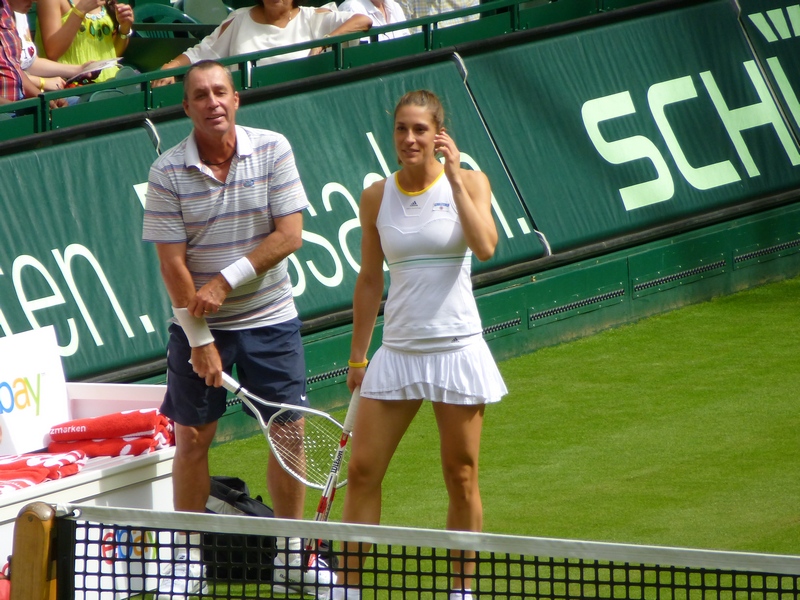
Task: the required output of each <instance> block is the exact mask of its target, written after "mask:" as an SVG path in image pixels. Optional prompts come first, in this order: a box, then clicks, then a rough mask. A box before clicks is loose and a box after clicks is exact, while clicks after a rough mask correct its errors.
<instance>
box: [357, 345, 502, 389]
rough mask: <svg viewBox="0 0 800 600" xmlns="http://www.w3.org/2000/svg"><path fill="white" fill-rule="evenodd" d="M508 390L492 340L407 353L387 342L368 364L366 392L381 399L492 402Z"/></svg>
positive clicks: (364, 382) (364, 385) (365, 383)
mask: <svg viewBox="0 0 800 600" xmlns="http://www.w3.org/2000/svg"><path fill="white" fill-rule="evenodd" d="M507 393H508V389H507V388H506V384H505V382H503V377H502V376H501V375H500V371H499V370H498V369H497V364H496V363H495V362H494V358H493V357H492V353H491V351H490V350H489V346H487V345H486V341H485V340H484V339H483V337H481V336H477V339H476V341H475V342H474V343H472V344H469V345H468V346H464V347H463V348H459V349H457V350H452V351H449V352H435V353H417V352H401V351H398V350H392V349H391V348H387V347H386V346H381V347H380V348H378V351H377V352H375V355H374V356H373V357H372V360H371V361H370V363H369V367H367V373H366V375H365V376H364V381H363V383H362V384H361V395H362V396H364V397H365V398H374V399H376V400H419V399H425V400H431V401H433V402H444V403H446V404H488V403H490V402H499V401H500V398H502V397H503V396H505V395H506V394H507Z"/></svg>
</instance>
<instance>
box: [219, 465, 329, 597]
mask: <svg viewBox="0 0 800 600" xmlns="http://www.w3.org/2000/svg"><path fill="white" fill-rule="evenodd" d="M206 512H210V513H216V514H224V515H239V516H252V517H268V518H269V517H274V516H275V513H274V512H273V511H272V509H271V508H270V507H269V506H267V505H266V504H264V503H263V502H262V501H261V496H256V497H255V498H253V497H251V496H250V490H249V488H248V487H247V484H246V483H245V482H244V481H242V480H241V479H239V478H238V477H226V476H224V475H217V476H213V477H212V478H211V493H210V494H209V496H208V500H207V501H206ZM303 545H304V546H305V543H304V544H303ZM331 548H332V545H331V543H330V542H329V541H328V540H322V541H321V542H320V543H319V555H320V556H321V557H322V558H323V560H325V562H327V563H328V565H329V566H330V568H332V569H336V568H337V567H338V565H339V560H338V556H336V554H335V552H333V550H332V549H331ZM274 558H275V538H274V537H273V536H263V535H242V534H236V533H205V534H203V562H204V563H205V564H206V577H208V578H209V579H216V580H220V581H230V582H237V583H238V582H242V583H245V582H246V583H264V582H269V581H271V580H272V561H273V559H274ZM304 560H305V557H304Z"/></svg>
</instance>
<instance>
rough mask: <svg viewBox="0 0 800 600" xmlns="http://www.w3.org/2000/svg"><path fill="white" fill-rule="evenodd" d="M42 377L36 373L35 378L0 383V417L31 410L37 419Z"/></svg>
mask: <svg viewBox="0 0 800 600" xmlns="http://www.w3.org/2000/svg"><path fill="white" fill-rule="evenodd" d="M44 375H45V374H44V373H37V374H36V376H35V377H17V378H15V379H13V380H11V381H0V415H4V414H7V413H11V412H13V411H15V410H17V411H20V410H28V409H32V410H33V414H34V415H35V416H37V417H38V416H39V414H40V407H41V398H42V377H43V376H44Z"/></svg>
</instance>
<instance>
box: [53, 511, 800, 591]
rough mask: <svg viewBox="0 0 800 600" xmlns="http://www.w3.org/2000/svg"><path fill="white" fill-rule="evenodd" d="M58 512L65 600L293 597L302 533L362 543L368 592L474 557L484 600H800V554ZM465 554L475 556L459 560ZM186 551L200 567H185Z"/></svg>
mask: <svg viewBox="0 0 800 600" xmlns="http://www.w3.org/2000/svg"><path fill="white" fill-rule="evenodd" d="M56 512H57V515H58V518H57V519H56V532H57V534H56V552H57V556H58V557H59V558H58V565H57V572H58V577H57V579H58V589H59V598H78V599H86V600H95V599H98V600H100V599H102V600H105V599H106V598H109V599H114V600H116V599H118V598H125V597H129V596H136V595H140V594H144V595H143V596H142V597H143V598H151V597H153V596H151V595H150V594H151V593H152V592H154V591H156V590H158V588H159V585H162V586H163V580H164V578H165V577H172V578H173V579H181V578H182V579H184V580H185V586H184V587H182V588H181V590H186V591H185V593H176V594H175V595H174V598H176V599H178V598H180V599H181V600H184V599H186V598H188V597H205V598H211V597H213V598H224V599H228V598H230V599H232V598H242V599H250V598H253V599H255V598H272V597H285V596H283V595H281V594H277V593H275V590H274V589H273V581H272V578H273V568H272V567H273V563H272V560H273V556H274V554H275V551H276V550H275V548H276V540H277V541H279V542H280V541H283V540H285V539H286V538H288V537H290V536H292V537H303V538H308V539H319V540H326V541H330V542H331V543H332V545H333V547H334V548H335V549H336V558H337V559H338V561H339V564H340V568H345V565H346V563H347V561H346V558H347V554H346V549H345V547H344V542H353V543H351V544H349V545H348V546H347V548H350V549H351V550H352V551H353V552H354V553H363V555H361V557H363V558H364V561H363V563H364V564H363V567H361V570H360V571H361V578H362V586H361V589H362V598H364V599H365V600H370V599H373V598H374V599H376V600H377V599H381V600H382V599H389V598H407V599H411V600H414V599H420V600H422V599H426V600H427V599H438V598H442V599H444V600H447V599H448V598H449V592H450V591H451V589H450V588H451V585H452V582H453V576H454V569H455V570H456V571H457V570H458V569H459V568H461V567H463V562H464V561H467V562H473V560H474V567H475V575H474V578H473V579H472V583H471V589H472V594H473V597H474V598H476V599H490V598H491V599H517V598H535V599H581V598H609V599H628V598H630V599H636V600H649V599H652V600H683V599H686V600H693V599H697V600H709V599H720V600H738V599H740V598H742V599H743V598H747V599H757V600H790V599H791V600H796V599H797V598H800V556H788V555H770V554H755V553H742V552H723V551H712V550H697V549H684V548H669V547H658V546H638V545H626V544H614V543H601V542H588V541H575V540H561V539H551V538H535V537H522V536H510V535H495V534H487V533H480V534H479V533H463V532H448V531H441V530H428V529H410V528H398V527H384V526H367V525H352V524H343V523H325V522H313V521H289V520H284V519H267V518H255V517H238V516H223V515H213V514H192V513H174V512H156V511H149V510H140V509H121V508H109V507H96V506H82V505H63V506H58V507H57V511H56ZM186 532H190V533H188V534H187V533H186ZM358 542H362V543H369V544H370V545H371V548H369V549H365V547H363V546H360V544H357V543H358ZM354 547H358V550H354ZM458 551H467V552H472V551H474V552H475V558H474V559H466V558H464V559H462V561H461V562H460V563H459V561H458V560H457V559H454V558H452V556H453V555H454V554H453V553H454V552H456V553H458ZM180 556H182V557H184V558H183V559H182V560H186V558H185V557H188V561H189V568H183V570H181V569H178V568H177V567H176V564H178V563H177V562H176V561H178V560H179V558H178V557H180ZM469 556H471V555H469ZM457 563H459V564H457ZM175 589H177V588H175ZM305 591H306V592H310V591H313V590H309V589H308V588H306V590H305ZM317 592H318V597H320V598H325V597H326V595H327V593H328V592H329V589H328V590H325V589H319V590H317ZM157 597H159V598H162V597H163V596H157ZM296 597H299V596H296Z"/></svg>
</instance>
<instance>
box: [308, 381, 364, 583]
mask: <svg viewBox="0 0 800 600" xmlns="http://www.w3.org/2000/svg"><path fill="white" fill-rule="evenodd" d="M360 400H361V386H358V385H357V386H356V387H355V389H354V390H353V395H352V396H351V397H350V406H348V408H347V414H346V415H345V417H344V425H343V426H342V435H341V437H340V438H339V447H338V448H337V449H336V454H335V455H334V457H333V462H332V463H331V470H330V473H328V480H327V481H326V482H325V487H324V488H323V489H322V497H321V498H320V499H319V504H317V514H316V515H314V520H315V521H327V520H328V516H330V514H331V506H333V498H334V496H335V495H336V489H337V488H339V487H341V486H342V485H344V484H345V483H346V480H343V481H342V483H341V484H340V483H339V477H340V474H341V469H342V465H343V463H344V462H345V454H346V451H347V449H348V446H347V441H348V440H349V439H350V434H351V433H352V432H353V425H354V423H355V421H356V411H358V403H359V401H360ZM320 544H321V540H313V539H309V540H308V541H307V543H306V553H307V560H306V564H307V566H308V567H309V568H313V567H314V566H315V564H316V561H317V551H318V549H319V547H320Z"/></svg>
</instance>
